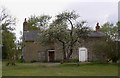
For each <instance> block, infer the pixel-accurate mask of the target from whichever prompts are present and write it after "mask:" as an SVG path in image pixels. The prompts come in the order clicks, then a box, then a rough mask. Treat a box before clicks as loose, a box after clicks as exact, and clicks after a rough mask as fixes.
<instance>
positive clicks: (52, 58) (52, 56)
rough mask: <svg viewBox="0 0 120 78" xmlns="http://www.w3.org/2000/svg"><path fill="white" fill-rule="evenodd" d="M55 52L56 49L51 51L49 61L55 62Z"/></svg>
mask: <svg viewBox="0 0 120 78" xmlns="http://www.w3.org/2000/svg"><path fill="white" fill-rule="evenodd" d="M54 60H55V54H54V51H49V62H54Z"/></svg>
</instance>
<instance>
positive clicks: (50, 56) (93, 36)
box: [22, 19, 105, 62]
mask: <svg viewBox="0 0 120 78" xmlns="http://www.w3.org/2000/svg"><path fill="white" fill-rule="evenodd" d="M39 34H40V33H39V31H37V30H34V31H33V30H29V26H28V25H27V21H26V19H25V21H24V23H23V43H24V46H23V49H22V55H23V59H24V60H25V62H30V61H39V62H45V61H46V62H55V61H61V60H62V58H63V56H62V48H61V47H60V46H59V44H57V43H54V44H53V43H51V44H49V45H47V46H43V45H41V44H39V43H38V37H39ZM104 36H105V34H104V33H102V32H100V26H99V23H97V26H96V31H93V32H90V33H89V34H88V40H87V41H83V42H82V43H81V44H79V43H78V45H77V46H75V48H74V53H73V54H72V56H71V59H79V48H80V47H86V48H87V52H88V53H87V55H88V56H87V61H92V60H95V59H96V55H95V54H94V53H93V51H92V50H93V44H95V43H97V42H100V41H102V40H104Z"/></svg>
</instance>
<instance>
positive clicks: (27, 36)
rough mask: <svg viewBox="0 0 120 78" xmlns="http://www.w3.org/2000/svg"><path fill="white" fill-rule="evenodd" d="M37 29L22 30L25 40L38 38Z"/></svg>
mask: <svg viewBox="0 0 120 78" xmlns="http://www.w3.org/2000/svg"><path fill="white" fill-rule="evenodd" d="M38 35H39V31H26V32H24V35H23V36H24V40H25V41H35V40H37V39H38V37H39V36H38Z"/></svg>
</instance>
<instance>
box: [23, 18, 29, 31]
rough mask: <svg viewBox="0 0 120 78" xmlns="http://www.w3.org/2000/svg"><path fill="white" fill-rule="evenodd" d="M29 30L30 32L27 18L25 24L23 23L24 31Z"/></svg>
mask: <svg viewBox="0 0 120 78" xmlns="http://www.w3.org/2000/svg"><path fill="white" fill-rule="evenodd" d="M27 30H28V26H27V21H26V18H25V20H24V23H23V31H27Z"/></svg>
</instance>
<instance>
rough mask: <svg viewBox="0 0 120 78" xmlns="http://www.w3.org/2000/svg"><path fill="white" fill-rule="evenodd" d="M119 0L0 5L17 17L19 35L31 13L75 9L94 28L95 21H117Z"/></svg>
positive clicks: (8, 0) (0, 0)
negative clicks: (25, 19)
mask: <svg viewBox="0 0 120 78" xmlns="http://www.w3.org/2000/svg"><path fill="white" fill-rule="evenodd" d="M118 1H119V0H0V7H1V6H2V7H6V8H7V9H8V10H9V12H10V14H12V15H13V16H14V17H16V18H17V24H16V30H15V33H16V36H17V39H19V37H20V31H22V30H23V26H22V25H23V22H24V18H28V17H30V16H31V15H42V14H47V15H50V16H52V17H54V16H55V15H57V14H58V13H61V12H62V11H65V10H68V11H73V10H74V11H76V13H77V14H79V15H80V19H81V20H86V21H87V25H88V26H89V27H91V28H93V29H94V28H95V25H96V23H97V22H99V23H100V25H102V24H103V23H105V22H107V21H109V22H111V23H116V22H117V21H118Z"/></svg>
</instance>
